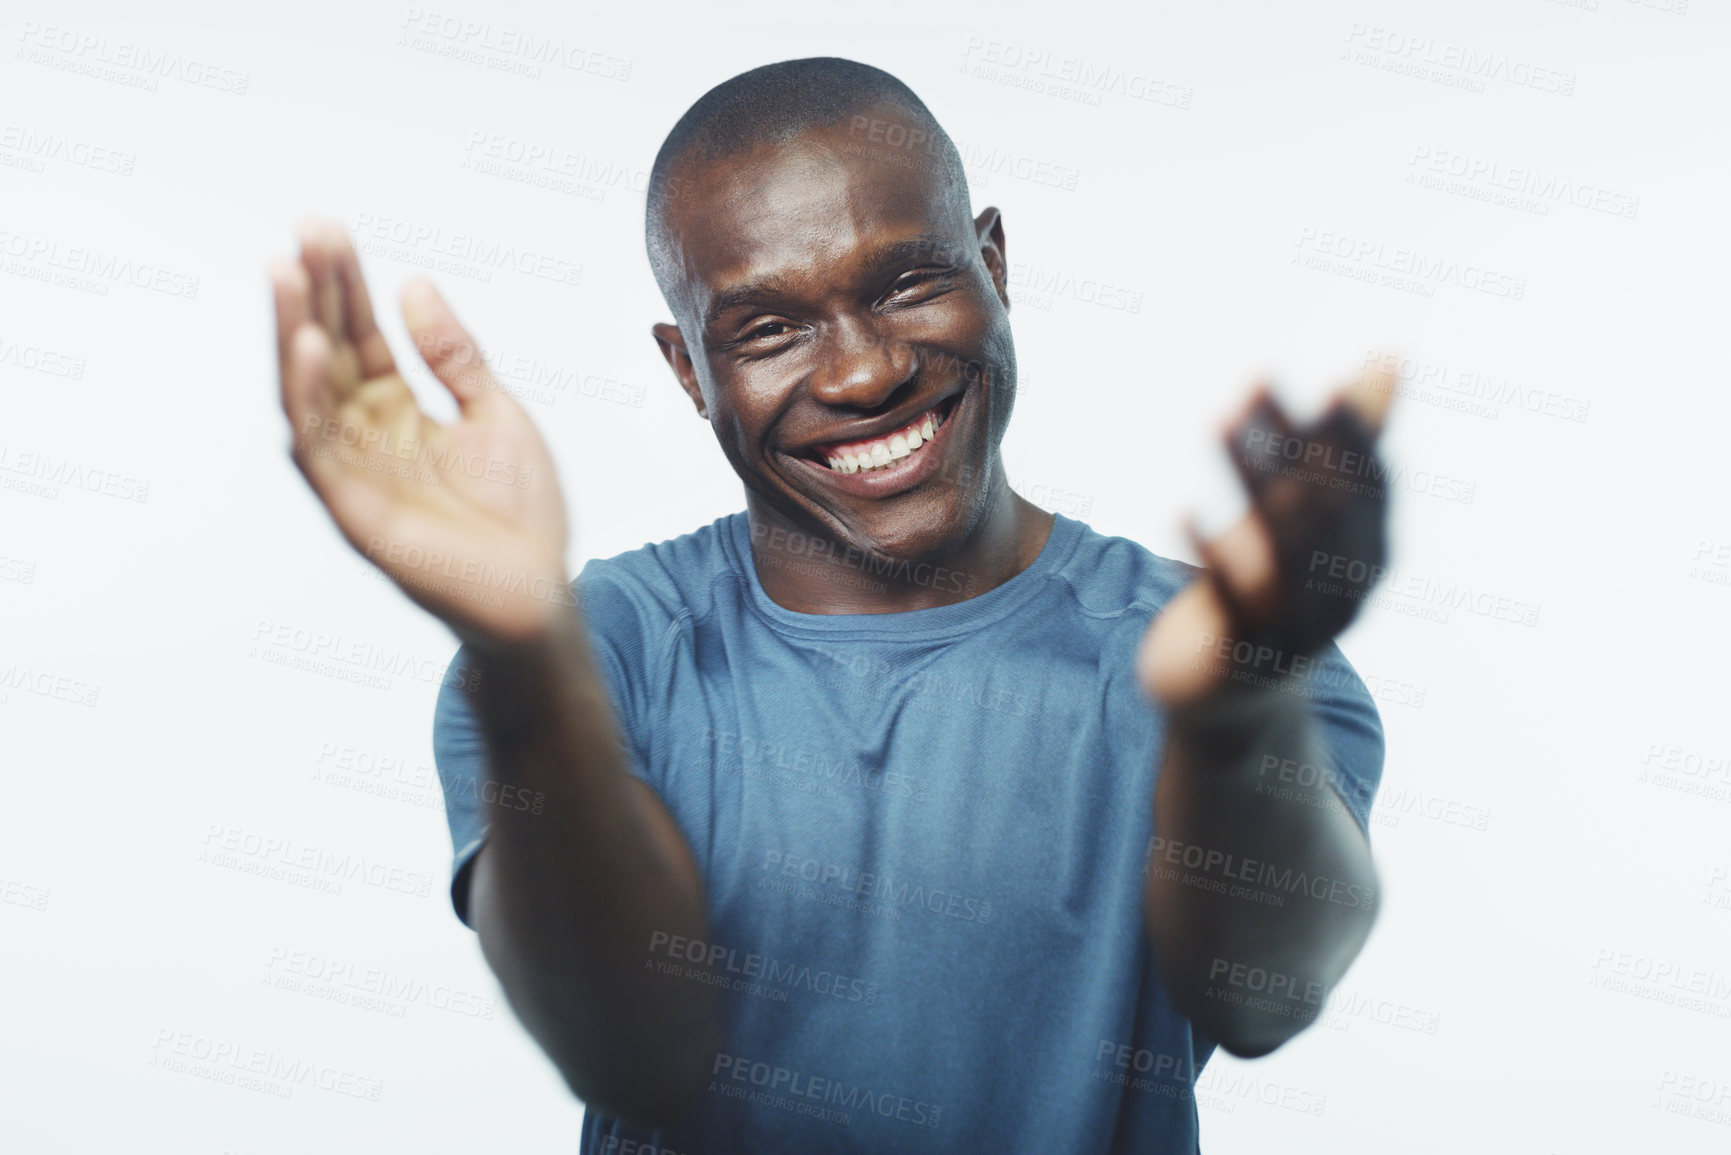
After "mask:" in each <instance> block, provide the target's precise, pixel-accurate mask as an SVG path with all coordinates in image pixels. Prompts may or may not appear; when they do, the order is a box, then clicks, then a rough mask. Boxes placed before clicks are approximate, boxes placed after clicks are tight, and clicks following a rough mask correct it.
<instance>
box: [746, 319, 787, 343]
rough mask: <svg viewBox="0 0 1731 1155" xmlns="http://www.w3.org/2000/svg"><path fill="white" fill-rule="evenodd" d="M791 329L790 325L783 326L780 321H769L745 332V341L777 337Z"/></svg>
mask: <svg viewBox="0 0 1731 1155" xmlns="http://www.w3.org/2000/svg"><path fill="white" fill-rule="evenodd" d="M792 328H793V326H792V325H788V324H785V323H783V322H781V321H769V322H767V323H765V324H762V325H759V326H758V327H757V328H755V329H752V330H750V331H749V332H747V333H746V334H745V339H746V340H747V341H755V340H757V339H758V338H760V337H779V336H781V335H782V334H783V333H785V332H788V331H789V330H790V329H792Z"/></svg>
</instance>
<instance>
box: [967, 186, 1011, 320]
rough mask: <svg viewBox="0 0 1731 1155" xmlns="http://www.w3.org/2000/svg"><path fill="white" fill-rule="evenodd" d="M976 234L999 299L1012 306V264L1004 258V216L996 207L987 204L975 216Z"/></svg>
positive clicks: (1007, 306) (1006, 306)
mask: <svg viewBox="0 0 1731 1155" xmlns="http://www.w3.org/2000/svg"><path fill="white" fill-rule="evenodd" d="M974 234H975V236H977V237H978V238H979V240H980V256H981V257H982V258H983V259H984V260H985V262H986V269H987V271H989V272H990V273H991V274H992V284H993V285H994V286H996V287H997V290H998V300H1000V301H1002V302H1003V303H1004V308H1005V309H1006V310H1007V309H1009V307H1010V290H1009V284H1010V265H1009V262H1008V261H1006V260H1005V259H1004V218H1003V215H1002V214H1001V213H999V212H998V210H997V209H996V208H994V207H993V206H991V205H987V206H986V207H985V208H984V209H982V210H981V211H980V215H979V216H977V217H975V218H974Z"/></svg>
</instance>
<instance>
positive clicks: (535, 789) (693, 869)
mask: <svg viewBox="0 0 1731 1155" xmlns="http://www.w3.org/2000/svg"><path fill="white" fill-rule="evenodd" d="M470 652H471V654H472V658H473V663H474V665H475V666H476V667H477V668H478V674H479V676H478V678H477V679H476V686H477V690H476V696H475V704H476V712H477V715H478V717H479V719H480V721H481V724H482V729H483V731H484V733H485V736H486V744H487V752H488V759H487V760H488V767H489V769H488V773H489V776H490V777H491V779H492V780H493V782H494V783H495V785H496V788H497V791H498V793H497V795H496V796H497V797H500V798H501V799H503V798H505V797H512V798H532V799H535V800H536V801H537V803H538V805H536V806H533V807H528V808H518V807H517V806H507V805H501V806H498V807H496V808H494V813H493V814H492V816H491V818H490V832H489V835H488V840H487V844H486V846H485V847H484V848H483V850H482V851H481V854H480V856H479V857H478V859H477V861H476V865H475V875H474V878H473V879H472V880H471V892H470V893H471V909H472V911H473V915H472V918H473V921H474V923H475V927H476V930H477V932H478V933H479V935H480V939H481V945H482V949H483V951H484V953H485V954H486V957H487V961H488V963H489V965H491V966H492V968H493V970H494V972H495V973H496V974H497V975H498V977H499V981H500V984H501V985H502V987H503V988H504V990H505V993H506V995H507V996H508V998H509V999H510V1002H511V1005H512V1007H513V1009H514V1010H515V1011H516V1012H517V1014H518V1016H519V1017H520V1018H521V1019H522V1020H523V1023H524V1025H525V1026H526V1027H527V1028H528V1030H529V1031H530V1033H531V1034H532V1035H534V1037H535V1038H536V1040H537V1041H538V1042H539V1043H540V1044H541V1045H542V1047H543V1048H544V1049H545V1050H546V1051H547V1053H548V1055H549V1057H551V1058H552V1059H553V1061H554V1062H555V1064H557V1066H558V1067H559V1069H560V1071H561V1072H562V1073H563V1074H564V1075H565V1078H566V1080H567V1082H568V1083H569V1084H570V1085H571V1087H572V1090H573V1091H574V1092H576V1093H577V1094H578V1095H579V1096H581V1097H582V1098H583V1099H584V1100H585V1101H588V1102H593V1103H595V1104H596V1105H597V1106H598V1107H600V1108H601V1109H603V1110H607V1111H608V1112H609V1113H614V1114H621V1115H625V1116H627V1117H632V1118H636V1119H638V1120H640V1121H644V1122H659V1121H664V1120H665V1119H666V1118H668V1117H671V1116H673V1115H676V1114H678V1112H679V1110H680V1109H681V1106H682V1104H683V1103H684V1102H685V1101H686V1100H687V1099H688V1098H689V1096H690V1095H691V1094H693V1093H694V1089H695V1087H696V1086H697V1085H698V1080H699V1079H700V1078H701V1076H702V1075H703V1074H704V1073H705V1072H706V1071H707V1067H708V1062H709V1059H710V1057H711V1055H712V1053H713V1050H714V1045H715V1043H714V1040H715V1037H716V1027H715V1022H716V1006H715V1002H714V997H713V992H712V989H711V988H710V987H708V986H707V985H705V984H702V983H695V982H688V981H679V980H676V979H670V978H666V977H663V976H661V975H659V974H658V973H656V972H655V970H654V968H646V966H645V963H646V960H648V958H649V944H650V942H651V939H652V936H654V935H656V934H658V933H660V934H668V935H683V936H686V937H688V938H691V939H697V940H701V939H703V938H704V937H705V930H706V915H705V905H704V892H703V880H702V878H701V877H700V875H699V872H698V870H697V866H696V863H695V861H694V859H693V858H692V855H691V853H690V849H689V847H688V846H687V845H686V842H685V839H684V837H683V835H682V834H681V833H680V831H679V829H678V827H677V826H676V825H675V823H674V822H673V820H672V818H671V817H670V816H669V815H668V813H667V811H666V809H665V807H663V806H662V805H661V803H660V801H659V800H658V799H657V798H656V797H655V795H654V793H653V792H652V791H650V789H649V788H648V787H647V786H645V785H644V784H643V783H642V782H640V781H638V780H637V779H636V778H634V777H633V776H631V775H630V774H629V773H628V772H627V765H628V763H627V759H626V754H625V750H624V746H623V744H622V739H621V737H620V734H619V729H618V725H617V722H616V720H615V719H614V717H613V712H612V707H611V703H610V701H609V699H608V696H607V693H606V689H605V686H604V683H603V681H602V677H601V674H600V671H599V668H598V666H597V663H596V661H595V658H594V656H593V654H592V652H591V650H590V647H589V644H588V641H587V638H586V635H585V633H584V630H583V626H582V623H581V617H580V614H579V612H578V611H577V610H576V609H573V610H572V611H571V613H570V615H569V617H568V618H563V619H561V623H560V625H559V626H558V627H557V628H556V629H555V630H553V631H552V632H551V633H550V634H549V635H548V636H547V637H546V638H545V639H543V640H540V641H538V642H536V643H533V644H526V645H517V646H512V647H509V648H488V647H485V646H481V647H475V646H473V645H472V646H471V650H470ZM508 792H509V793H508ZM663 941H665V940H663Z"/></svg>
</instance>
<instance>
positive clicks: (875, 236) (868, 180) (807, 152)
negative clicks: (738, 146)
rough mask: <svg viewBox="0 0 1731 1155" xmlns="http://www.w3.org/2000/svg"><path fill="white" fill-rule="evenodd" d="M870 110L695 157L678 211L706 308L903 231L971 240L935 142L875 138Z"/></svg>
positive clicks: (696, 289) (691, 274) (859, 252)
mask: <svg viewBox="0 0 1731 1155" xmlns="http://www.w3.org/2000/svg"><path fill="white" fill-rule="evenodd" d="M880 115H882V114H881V113H878V114H873V116H874V118H875V116H880ZM890 115H892V116H893V115H894V114H890ZM861 119H862V118H860V117H849V118H845V119H843V120H842V121H841V122H840V123H839V124H836V125H834V126H831V127H829V128H823V129H814V130H811V131H808V132H806V133H803V134H801V135H800V136H798V137H796V138H794V139H793V140H791V141H787V142H785V143H781V144H775V145H765V146H761V147H759V148H755V149H752V150H751V151H749V152H746V153H744V154H742V155H739V156H735V157H729V158H725V159H721V160H711V161H696V162H694V163H691V164H689V165H688V166H685V169H684V172H682V174H681V177H682V179H681V182H680V190H681V193H682V195H680V196H678V197H676V198H674V199H673V201H672V203H671V205H670V207H669V213H668V218H667V223H668V225H669V232H670V234H671V235H672V238H673V240H674V242H675V244H676V245H677V246H678V250H679V253H680V258H681V264H682V266H683V269H684V273H685V279H686V283H687V287H688V291H689V292H690V293H691V299H692V303H693V305H694V306H695V307H696V311H697V313H698V315H699V316H702V315H703V312H704V310H705V308H706V306H707V303H708V301H709V300H710V299H712V298H713V297H714V296H716V295H717V294H720V293H724V292H726V291H727V290H729V289H730V288H734V287H737V286H739V285H742V284H748V283H757V282H762V281H787V280H799V279H802V278H803V279H808V280H809V279H811V278H814V277H817V278H821V277H823V276H824V274H825V272H826V271H828V272H830V273H831V274H834V273H837V272H841V271H844V270H845V268H846V267H847V266H848V265H849V264H850V262H851V263H857V262H859V261H861V260H863V259H865V258H867V256H868V255H870V254H874V253H881V252H883V251H885V248H886V246H893V245H894V244H895V242H897V241H907V240H913V239H917V238H921V237H925V238H942V241H943V242H944V243H946V244H960V243H964V241H965V238H964V237H961V236H958V235H955V234H956V232H957V227H958V225H961V224H964V223H965V221H964V220H959V219H958V217H960V218H965V217H966V216H967V209H966V206H962V207H961V209H960V211H959V213H958V211H957V208H956V206H955V203H954V196H953V191H954V190H952V189H951V188H950V187H949V182H948V181H947V179H946V178H945V174H944V171H943V168H942V166H941V164H940V162H939V157H938V154H937V153H936V152H935V150H930V149H928V147H927V146H925V145H923V144H921V145H918V146H915V147H909V146H907V145H906V144H905V143H904V144H903V145H902V146H900V147H897V146H891V145H888V144H886V143H884V135H885V134H883V133H881V132H880V133H877V134H876V135H877V139H876V140H873V139H871V137H872V135H873V133H872V131H871V129H870V128H869V127H868V126H869V125H870V124H872V123H874V120H873V119H868V120H867V124H866V125H861V124H860V123H859V122H860V120H861ZM877 123H881V122H877ZM892 135H895V136H896V137H897V138H898V139H901V140H903V141H904V142H905V141H906V140H907V139H908V138H907V137H906V136H903V135H902V134H892Z"/></svg>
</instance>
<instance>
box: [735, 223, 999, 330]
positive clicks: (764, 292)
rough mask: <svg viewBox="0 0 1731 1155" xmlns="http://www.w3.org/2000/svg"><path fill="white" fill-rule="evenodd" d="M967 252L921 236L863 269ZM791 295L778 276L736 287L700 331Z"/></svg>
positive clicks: (877, 252)
mask: <svg viewBox="0 0 1731 1155" xmlns="http://www.w3.org/2000/svg"><path fill="white" fill-rule="evenodd" d="M966 252H967V250H966V249H963V248H961V247H959V246H957V245H956V244H955V243H954V242H952V241H949V240H945V239H943V238H941V237H935V236H929V235H922V236H918V237H911V238H908V239H906V240H900V241H890V242H888V243H886V244H882V245H879V246H878V247H877V248H875V249H873V250H872V251H871V252H870V253H869V254H867V256H866V258H865V261H864V265H865V268H866V270H867V271H868V272H871V273H881V272H883V271H885V270H887V269H890V268H893V267H895V266H897V265H903V264H906V263H908V262H909V261H912V260H914V259H917V258H919V257H921V256H928V257H933V258H935V259H938V260H942V261H946V262H955V261H957V260H958V259H959V258H960V257H962V256H964V255H965V254H966ZM794 295H795V292H794V288H793V282H792V279H791V278H789V277H786V276H783V275H781V274H773V275H771V276H768V277H764V278H763V279H761V280H757V281H751V282H749V283H747V284H744V285H735V286H734V287H733V288H731V289H726V290H723V291H722V292H720V293H717V294H716V295H715V299H714V300H713V301H711V302H710V303H709V307H708V308H707V309H706V310H704V313H703V327H704V328H705V329H708V328H709V327H710V326H711V325H713V324H715V322H716V321H717V320H719V319H720V318H721V317H722V315H723V314H726V313H728V312H731V311H732V310H734V309H738V308H741V307H743V306H747V305H764V304H775V303H778V302H781V301H784V300H786V299H787V298H788V297H791V296H794Z"/></svg>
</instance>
